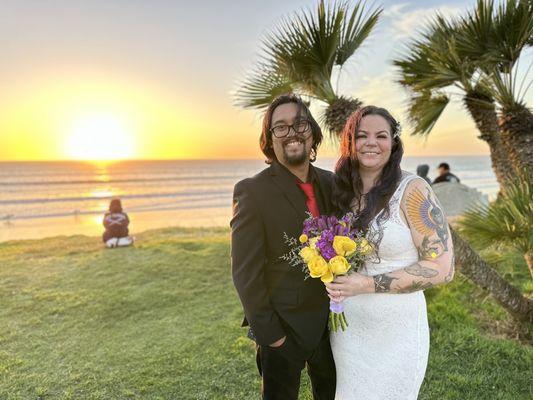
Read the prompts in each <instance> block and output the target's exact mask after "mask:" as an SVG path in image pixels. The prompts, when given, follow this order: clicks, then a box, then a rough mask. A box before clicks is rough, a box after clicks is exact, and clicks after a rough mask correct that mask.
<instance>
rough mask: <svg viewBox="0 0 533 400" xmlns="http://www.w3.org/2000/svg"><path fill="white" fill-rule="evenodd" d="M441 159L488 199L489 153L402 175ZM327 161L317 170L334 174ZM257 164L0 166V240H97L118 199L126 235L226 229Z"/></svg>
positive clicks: (491, 183) (411, 166)
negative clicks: (236, 190) (238, 186)
mask: <svg viewBox="0 0 533 400" xmlns="http://www.w3.org/2000/svg"><path fill="white" fill-rule="evenodd" d="M443 161H446V162H448V163H449V164H450V166H451V170H452V172H453V173H454V174H456V175H457V176H458V177H459V178H460V179H461V182H462V183H464V184H465V185H467V186H470V187H474V188H476V189H478V190H479V191H481V192H482V193H485V194H487V195H488V196H489V198H490V199H493V198H494V197H495V196H496V193H497V191H498V184H497V182H496V178H495V176H494V174H493V172H492V168H491V163H490V158H489V156H447V157H405V158H404V160H403V162H402V168H403V169H404V170H407V171H410V172H415V171H416V167H417V166H418V165H419V164H428V165H429V166H430V172H429V176H430V178H434V177H435V176H436V167H437V165H438V164H439V163H440V162H443ZM334 164H335V159H333V158H322V159H320V160H319V161H317V162H316V163H315V165H317V166H319V167H322V168H325V169H329V170H332V169H333V167H334ZM265 167H266V165H265V163H264V162H263V161H262V160H224V161H218V160H201V161H200V160H197V161H190V160H179V161H122V162H112V163H89V162H2V163H0V241H6V240H14V239H30V238H42V237H48V236H56V235H78V234H83V235H100V234H101V233H102V225H101V224H102V215H103V213H104V212H105V211H106V209H107V208H108V205H109V201H110V200H111V199H112V198H115V197H119V198H120V199H121V200H122V204H123V207H124V210H125V211H126V212H127V213H128V214H129V216H130V219H131V225H130V228H131V229H130V231H131V232H132V234H135V232H141V231H144V230H147V229H154V228H161V227H168V226H182V227H198V226H228V224H229V220H230V218H231V197H232V191H233V186H234V184H235V183H236V182H238V181H239V180H241V179H243V178H246V177H249V176H252V175H254V174H256V173H257V172H259V171H261V170H262V169H263V168H265Z"/></svg>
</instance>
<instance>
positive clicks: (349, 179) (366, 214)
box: [332, 106, 403, 232]
mask: <svg viewBox="0 0 533 400" xmlns="http://www.w3.org/2000/svg"><path fill="white" fill-rule="evenodd" d="M367 115H379V116H381V117H383V118H385V120H386V121H387V122H388V123H389V125H390V128H391V132H390V133H391V136H392V149H391V155H390V158H389V161H388V162H387V164H385V166H384V167H383V171H382V172H381V175H380V177H379V178H378V181H377V182H376V185H375V186H374V187H373V188H372V189H371V190H370V191H369V192H368V193H367V194H366V195H365V207H364V208H363V210H361V212H360V213H359V215H358V218H357V223H356V225H357V228H358V229H361V230H363V231H365V232H366V231H367V229H368V225H369V224H370V221H372V219H373V218H374V217H375V216H376V215H377V214H378V213H379V212H380V211H381V210H384V213H385V215H388V212H389V207H388V204H389V200H390V198H391V196H392V195H393V194H394V191H395V190H396V187H397V186H398V183H399V182H400V180H401V176H402V170H401V168H400V162H401V161H402V156H403V145H402V141H401V140H400V137H399V124H398V122H397V121H396V120H395V119H394V117H393V116H392V115H391V114H390V113H389V112H388V111H387V110H386V109H384V108H380V107H375V106H366V107H363V108H359V109H357V110H356V111H354V112H353V113H352V115H350V117H349V118H348V120H347V121H346V125H345V126H344V130H343V131H342V137H341V156H340V158H339V160H338V161H337V164H336V166H335V177H334V180H333V192H332V201H333V204H334V205H335V206H336V207H337V209H338V210H339V211H340V212H341V213H346V212H348V211H351V209H350V205H351V203H352V201H353V200H354V199H358V200H359V203H360V200H361V198H362V196H363V193H362V191H363V182H362V180H361V176H360V174H359V161H358V160H357V154H356V146H355V141H356V136H357V131H358V129H359V124H360V122H361V119H362V118H363V117H365V116H367Z"/></svg>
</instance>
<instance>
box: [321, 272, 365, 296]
mask: <svg viewBox="0 0 533 400" xmlns="http://www.w3.org/2000/svg"><path fill="white" fill-rule="evenodd" d="M326 290H327V291H328V296H329V298H330V299H331V300H333V301H335V302H337V303H340V302H341V301H343V300H344V299H345V298H347V297H351V296H357V295H359V294H365V293H374V281H373V280H372V277H371V276H366V275H363V274H360V273H357V272H354V273H352V274H350V275H342V276H337V277H336V278H335V280H334V281H333V282H330V283H326Z"/></svg>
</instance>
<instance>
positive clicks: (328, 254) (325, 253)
mask: <svg viewBox="0 0 533 400" xmlns="http://www.w3.org/2000/svg"><path fill="white" fill-rule="evenodd" d="M333 238H334V235H333V232H331V231H329V230H325V231H323V232H322V234H321V235H320V239H319V240H318V242H317V243H316V247H318V249H319V250H320V254H322V257H324V259H325V260H326V261H329V260H331V259H332V258H333V257H335V256H336V255H337V252H336V251H335V249H333Z"/></svg>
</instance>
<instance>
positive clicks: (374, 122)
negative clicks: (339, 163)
mask: <svg viewBox="0 0 533 400" xmlns="http://www.w3.org/2000/svg"><path fill="white" fill-rule="evenodd" d="M355 148H356V157H357V160H358V161H359V167H360V168H361V169H363V170H365V169H366V170H368V171H381V170H382V169H383V167H384V166H385V164H387V162H388V161H389V158H390V155H391V150H392V132H391V127H390V125H389V123H388V122H387V120H386V119H385V118H383V117H382V116H381V115H366V116H364V117H363V118H362V119H361V122H360V123H359V127H358V129H357V132H356V133H355Z"/></svg>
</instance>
